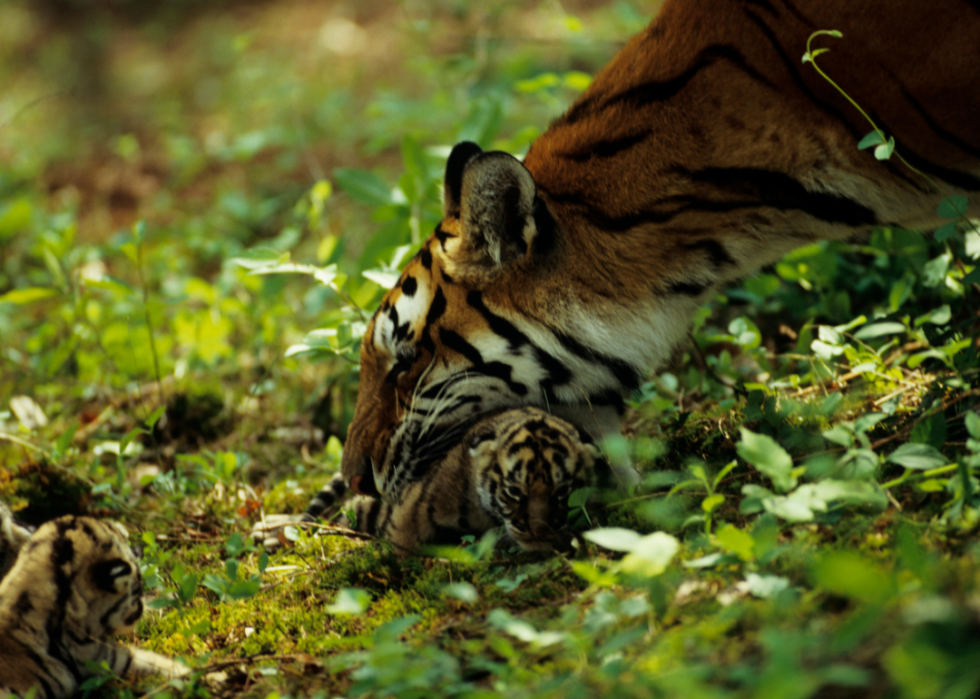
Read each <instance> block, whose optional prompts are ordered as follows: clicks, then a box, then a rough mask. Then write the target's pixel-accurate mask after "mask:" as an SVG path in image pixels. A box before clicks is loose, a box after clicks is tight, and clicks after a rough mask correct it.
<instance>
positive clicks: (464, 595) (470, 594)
mask: <svg viewBox="0 0 980 699" xmlns="http://www.w3.org/2000/svg"><path fill="white" fill-rule="evenodd" d="M442 594H444V595H447V596H448V597H455V598H456V599H458V600H459V601H460V602H466V603H467V604H475V603H477V602H479V601H480V595H479V593H478V592H477V591H476V588H475V587H473V585H471V584H470V583H468V582H452V583H449V584H447V585H445V586H443V588H442Z"/></svg>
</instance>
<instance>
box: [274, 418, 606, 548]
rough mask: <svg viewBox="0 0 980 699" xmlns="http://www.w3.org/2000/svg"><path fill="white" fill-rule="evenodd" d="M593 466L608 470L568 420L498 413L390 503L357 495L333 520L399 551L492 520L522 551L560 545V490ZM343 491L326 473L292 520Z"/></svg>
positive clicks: (564, 509) (563, 526)
mask: <svg viewBox="0 0 980 699" xmlns="http://www.w3.org/2000/svg"><path fill="white" fill-rule="evenodd" d="M602 468H608V466H607V465H606V463H605V461H604V460H603V458H602V455H601V452H600V451H599V448H598V447H597V446H596V445H595V444H594V443H593V442H592V440H591V438H589V437H588V435H586V434H585V433H584V432H582V431H581V430H579V429H578V428H576V427H574V426H573V425H571V424H570V423H568V422H566V421H565V420H562V419H560V418H557V417H554V416H553V415H549V414H548V413H546V412H545V411H543V410H541V409H539V408H531V407H526V408H518V409H514V410H507V411H505V412H501V413H497V414H496V415H492V416H490V417H488V418H484V419H481V420H480V421H479V422H478V423H476V424H475V425H474V426H473V427H471V428H470V429H469V431H468V432H467V433H466V434H465V436H464V437H463V439H462V441H461V442H460V443H459V444H457V445H456V446H455V447H454V448H453V449H451V450H450V451H449V453H448V454H447V455H446V457H445V458H444V459H443V460H442V461H440V462H439V463H437V464H435V465H434V466H433V467H432V468H430V469H429V470H428V471H427V473H426V475H425V477H424V478H422V479H421V480H417V481H413V482H410V483H408V484H407V485H406V486H405V487H404V488H403V489H402V490H401V491H400V493H399V496H398V499H397V501H396V502H394V503H389V502H385V501H383V500H381V499H378V498H372V497H368V496H358V497H357V498H355V499H354V500H353V501H352V503H351V510H349V511H352V512H353V520H354V521H353V522H351V521H349V520H348V519H347V517H346V516H344V517H342V518H341V519H340V523H341V524H344V525H347V526H352V527H353V528H354V529H356V530H357V531H360V532H363V533H367V534H371V535H374V536H378V537H381V538H384V539H387V540H389V541H391V542H392V543H393V544H395V547H396V550H397V551H398V553H399V555H402V556H407V555H409V554H410V553H412V552H413V551H415V550H416V549H417V548H418V547H419V546H420V545H422V544H426V543H438V542H443V541H446V542H450V541H454V540H455V541H458V540H459V536H460V535H461V534H480V533H483V532H485V531H487V530H489V529H493V528H495V527H499V526H501V525H503V526H504V529H505V532H506V535H507V538H508V539H510V540H511V541H513V542H514V543H516V544H517V545H518V546H520V547H521V548H522V549H524V550H525V551H550V550H555V549H561V548H564V547H566V546H567V545H568V543H569V541H570V535H569V533H568V496H569V495H570V494H571V493H572V491H574V490H576V489H577V488H581V487H584V486H586V485H589V484H591V483H592V482H593V480H594V475H595V472H596V471H597V470H600V469H602ZM345 491H346V486H345V485H344V482H343V479H342V477H341V476H339V475H338V476H335V477H334V478H333V480H332V481H331V482H330V484H328V486H327V487H326V488H324V489H323V491H321V492H320V493H319V495H317V498H316V499H315V500H314V502H313V503H311V505H310V508H309V509H308V510H307V514H305V515H303V516H302V517H301V518H296V519H298V520H300V521H311V520H312V519H313V518H314V516H315V515H318V514H321V513H322V512H323V511H324V510H325V509H327V508H328V507H330V506H331V505H333V504H335V503H336V502H337V501H338V500H339V499H340V498H341V497H343V494H344V492H345ZM294 521H295V520H294ZM270 543H271V542H270Z"/></svg>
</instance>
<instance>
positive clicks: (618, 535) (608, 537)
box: [582, 527, 641, 551]
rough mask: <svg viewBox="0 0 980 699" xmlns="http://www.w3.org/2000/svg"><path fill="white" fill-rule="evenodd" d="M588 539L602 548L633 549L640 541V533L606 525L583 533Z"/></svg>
mask: <svg viewBox="0 0 980 699" xmlns="http://www.w3.org/2000/svg"><path fill="white" fill-rule="evenodd" d="M582 536H584V537H585V538H586V539H588V540H589V541H591V542H592V543H593V544H598V545H599V546H601V547H602V548H605V549H609V550H610V551H632V550H633V547H634V546H636V544H637V543H638V542H639V541H640V538H641V537H640V535H639V534H637V533H636V532H635V531H633V530H632V529H623V528H621V527H604V528H600V529H592V530H590V531H587V532H585V534H583V535H582Z"/></svg>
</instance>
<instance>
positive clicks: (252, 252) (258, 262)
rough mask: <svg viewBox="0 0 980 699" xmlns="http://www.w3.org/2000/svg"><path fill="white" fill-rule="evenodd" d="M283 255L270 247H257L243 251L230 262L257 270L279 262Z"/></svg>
mask: <svg viewBox="0 0 980 699" xmlns="http://www.w3.org/2000/svg"><path fill="white" fill-rule="evenodd" d="M281 257H282V253H281V252H279V251H278V250H275V249H273V248H269V247H257V248H249V249H248V250H243V251H242V252H240V253H238V254H237V255H235V256H234V257H232V258H230V261H231V262H233V263H235V264H236V265H238V266H240V267H244V268H245V269H257V268H259V267H266V266H268V265H272V264H275V263H277V262H279V260H280V258H281Z"/></svg>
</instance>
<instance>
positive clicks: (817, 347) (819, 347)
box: [810, 340, 844, 362]
mask: <svg viewBox="0 0 980 699" xmlns="http://www.w3.org/2000/svg"><path fill="white" fill-rule="evenodd" d="M810 349H812V350H813V351H814V353H815V354H816V355H817V356H818V357H820V358H821V359H822V360H824V361H825V362H827V361H830V360H831V359H833V358H834V357H838V356H840V355H842V354H844V348H843V347H836V346H834V345H828V344H827V343H826V342H824V341H822V340H814V341H813V342H811V343H810Z"/></svg>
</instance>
